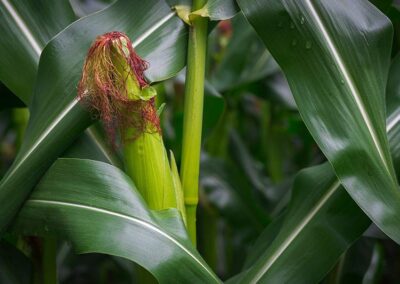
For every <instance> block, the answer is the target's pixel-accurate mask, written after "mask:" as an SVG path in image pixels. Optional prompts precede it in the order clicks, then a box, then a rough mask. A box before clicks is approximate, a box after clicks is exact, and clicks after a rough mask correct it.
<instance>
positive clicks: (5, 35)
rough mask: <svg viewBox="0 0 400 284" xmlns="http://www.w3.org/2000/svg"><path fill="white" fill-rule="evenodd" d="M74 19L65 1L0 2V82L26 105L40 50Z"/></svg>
mask: <svg viewBox="0 0 400 284" xmlns="http://www.w3.org/2000/svg"><path fill="white" fill-rule="evenodd" d="M74 19H75V15H74V13H73V11H72V9H71V7H70V5H69V1H68V0H60V1H46V0H37V1H24V0H1V1H0V30H1V31H2V34H1V40H0V52H1V54H2V56H1V57H0V81H2V82H3V83H4V84H5V85H6V86H7V87H8V88H9V89H10V90H11V91H12V92H13V93H14V94H16V95H17V96H18V97H19V98H20V99H21V100H22V101H23V102H24V103H25V104H28V103H29V102H30V98H31V94H32V91H33V85H34V81H35V78H36V73H37V66H38V63H39V56H40V54H41V52H42V49H43V47H44V46H45V45H46V44H47V42H48V41H49V40H50V39H51V38H52V37H53V36H55V35H56V34H57V33H58V32H60V31H61V30H62V29H63V28H65V27H66V26H67V25H68V24H70V23H71V22H72V21H74Z"/></svg>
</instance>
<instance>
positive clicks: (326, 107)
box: [238, 0, 400, 243]
mask: <svg viewBox="0 0 400 284" xmlns="http://www.w3.org/2000/svg"><path fill="white" fill-rule="evenodd" d="M238 3H239V6H240V7H241V9H242V11H243V12H244V14H245V16H246V17H247V19H248V20H249V22H250V23H251V24H252V25H253V27H254V28H255V30H256V31H257V33H258V34H259V35H260V37H261V38H262V40H263V41H264V43H265V45H266V46H267V48H268V49H269V51H270V52H271V54H272V55H273V56H274V58H275V59H276V60H277V62H278V64H279V65H280V66H281V68H282V70H283V72H284V73H285V75H286V77H287V79H288V82H289V85H290V87H291V89H292V91H293V95H294V97H295V100H296V103H297V106H298V108H299V111H300V113H301V115H302V118H303V120H304V122H305V123H306V125H307V127H308V129H309V130H310V132H311V134H312V135H313V137H314V139H315V141H316V142H317V143H318V145H319V147H320V148H321V150H322V152H323V153H324V154H325V156H326V157H327V158H328V160H329V162H330V163H331V164H332V166H333V168H334V170H335V173H336V175H337V176H338V177H339V179H340V181H341V183H342V184H343V185H344V187H345V188H346V190H347V191H348V192H349V194H350V195H351V196H352V198H353V199H354V200H355V201H356V202H357V204H358V205H359V206H360V207H361V208H362V209H363V210H364V212H365V213H366V214H367V215H368V216H369V217H370V218H371V219H372V220H373V221H374V223H376V224H377V226H378V227H379V228H380V229H381V230H383V231H384V232H385V233H386V234H387V235H388V236H389V237H391V238H392V239H394V240H395V241H396V242H398V243H400V192H399V190H398V187H397V180H396V176H395V174H394V169H393V165H392V161H391V157H390V152H389V147H388V142H387V137H386V130H385V100H384V94H385V86H386V80H387V73H388V70H389V63H390V51H391V42H392V34H393V32H392V26H391V23H390V21H389V20H388V19H387V18H386V17H385V16H384V15H383V14H382V13H381V12H380V11H379V10H377V9H376V8H375V7H374V6H373V5H372V4H371V3H369V2H368V1H365V0H344V1H331V0H321V1H311V0H301V1H288V0H283V1H273V0H263V1H258V2H254V1H248V0H239V1H238ZM360 189H362V190H360Z"/></svg>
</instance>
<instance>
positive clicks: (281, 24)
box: [278, 21, 283, 29]
mask: <svg viewBox="0 0 400 284" xmlns="http://www.w3.org/2000/svg"><path fill="white" fill-rule="evenodd" d="M278 28H280V29H281V28H283V21H280V22H279V23H278Z"/></svg>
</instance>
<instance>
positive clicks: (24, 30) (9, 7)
mask: <svg viewBox="0 0 400 284" xmlns="http://www.w3.org/2000/svg"><path fill="white" fill-rule="evenodd" d="M1 3H3V5H4V7H5V8H6V10H7V12H8V14H9V15H10V16H11V17H12V18H13V20H14V22H15V24H16V25H17V27H18V28H19V29H20V31H21V32H22V34H23V35H24V36H25V38H26V40H27V41H28V42H29V44H30V45H31V47H32V49H33V51H35V54H36V55H37V58H39V56H40V53H41V52H42V49H43V47H42V45H41V44H40V43H39V42H38V41H37V39H36V38H35V36H34V35H33V33H32V32H31V30H30V29H29V28H28V26H27V25H26V23H25V21H24V20H23V19H22V18H21V17H20V15H19V13H18V11H17V10H16V9H15V8H14V6H13V5H12V4H11V3H10V2H9V1H8V0H1Z"/></svg>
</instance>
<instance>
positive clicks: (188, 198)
mask: <svg viewBox="0 0 400 284" xmlns="http://www.w3.org/2000/svg"><path fill="white" fill-rule="evenodd" d="M205 3H206V0H193V7H192V11H195V10H198V9H200V8H202V7H203V6H204V4H205ZM190 20H191V26H190V29H189V43H188V57H187V69H186V84H185V105H184V121H183V145H182V168H181V180H182V187H183V192H184V196H185V207H186V215H187V227H188V232H189V236H190V239H191V240H192V242H193V244H194V245H196V208H197V203H198V191H199V168H200V147H201V129H202V121H203V100H204V74H205V64H206V50H207V25H208V20H207V19H206V18H202V17H200V16H196V15H192V16H190Z"/></svg>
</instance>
